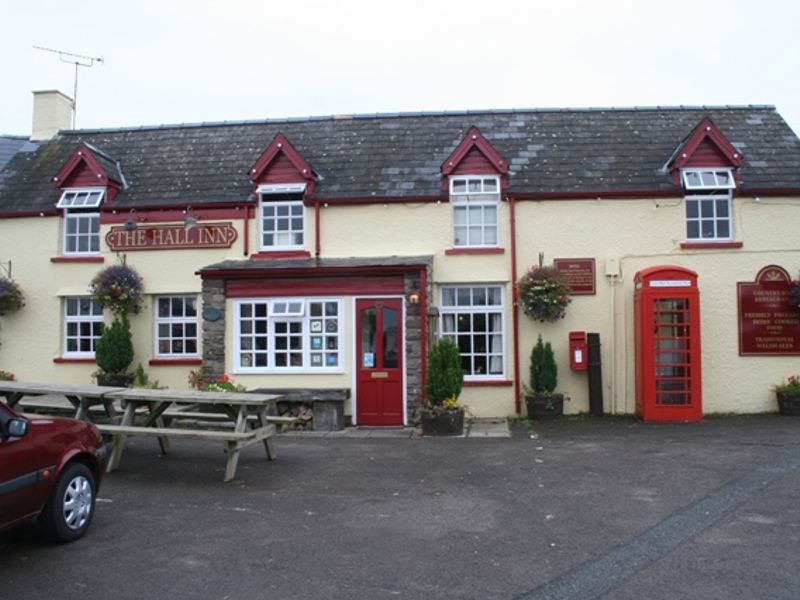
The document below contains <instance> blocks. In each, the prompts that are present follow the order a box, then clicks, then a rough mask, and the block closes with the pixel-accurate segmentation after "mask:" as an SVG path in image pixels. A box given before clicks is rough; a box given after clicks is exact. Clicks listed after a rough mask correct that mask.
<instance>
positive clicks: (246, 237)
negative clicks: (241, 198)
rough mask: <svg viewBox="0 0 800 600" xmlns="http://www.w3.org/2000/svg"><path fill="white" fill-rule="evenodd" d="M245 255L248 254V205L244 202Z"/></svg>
mask: <svg viewBox="0 0 800 600" xmlns="http://www.w3.org/2000/svg"><path fill="white" fill-rule="evenodd" d="M243 253H244V255H245V256H247V255H248V254H250V207H249V206H248V205H246V204H245V207H244V249H243Z"/></svg>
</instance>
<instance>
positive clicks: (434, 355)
mask: <svg viewBox="0 0 800 600" xmlns="http://www.w3.org/2000/svg"><path fill="white" fill-rule="evenodd" d="M463 383H464V371H463V369H462V368H461V356H460V354H459V353H458V346H456V345H455V343H453V341H452V340H450V339H447V338H443V339H441V340H438V341H437V342H436V343H435V344H434V345H433V348H431V351H430V354H428V373H427V379H426V381H425V393H426V394H427V398H428V402H429V403H430V404H431V405H433V406H442V405H443V404H444V402H445V400H448V399H450V398H458V395H459V394H460V393H461V386H462V385H463Z"/></svg>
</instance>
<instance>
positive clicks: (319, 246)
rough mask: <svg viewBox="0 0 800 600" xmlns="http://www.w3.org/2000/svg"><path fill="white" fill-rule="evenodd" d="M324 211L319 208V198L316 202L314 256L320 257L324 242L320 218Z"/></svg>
mask: <svg viewBox="0 0 800 600" xmlns="http://www.w3.org/2000/svg"><path fill="white" fill-rule="evenodd" d="M321 214H322V213H321V212H320V210H319V200H317V201H316V202H315V203H314V238H315V240H314V243H315V246H314V256H315V257H316V258H319V254H320V252H321V250H322V243H321V242H320V225H319V218H320V215H321Z"/></svg>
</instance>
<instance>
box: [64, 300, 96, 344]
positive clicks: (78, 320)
mask: <svg viewBox="0 0 800 600" xmlns="http://www.w3.org/2000/svg"><path fill="white" fill-rule="evenodd" d="M84 302H86V303H88V306H89V312H85V313H83V314H81V310H83V309H82V307H81V303H84ZM71 303H77V307H78V314H74V315H70V314H69V307H70V304H71ZM62 312H63V315H64V337H63V342H62V343H63V345H64V350H63V352H64V354H63V356H64V358H94V357H95V348H96V347H97V342H98V340H99V339H100V335H102V332H103V308H102V307H101V306H100V305H99V304H98V303H97V302H95V301H94V300H92V299H91V298H89V297H88V296H68V297H65V298H63V303H62ZM72 324H74V325H76V328H77V332H76V334H74V335H70V331H69V330H70V325H72ZM84 326H88V327H89V328H90V329H91V330H92V331H91V332H90V333H89V335H86V334H85V333H81V329H82V328H83V327H84ZM95 330H96V331H95ZM95 334H96V335H95ZM87 339H88V340H89V346H90V350H81V349H80V346H81V342H82V341H83V340H87ZM70 340H76V341H77V345H78V349H77V350H70V349H69V346H70Z"/></svg>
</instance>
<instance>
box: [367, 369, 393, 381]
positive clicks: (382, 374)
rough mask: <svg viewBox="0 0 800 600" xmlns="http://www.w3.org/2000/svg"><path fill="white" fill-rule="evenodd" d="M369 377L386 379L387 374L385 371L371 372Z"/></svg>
mask: <svg viewBox="0 0 800 600" xmlns="http://www.w3.org/2000/svg"><path fill="white" fill-rule="evenodd" d="M369 376H370V377H372V378H373V379H387V378H388V377H389V374H388V373H387V372H386V371H373V372H372V373H370V374H369Z"/></svg>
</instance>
